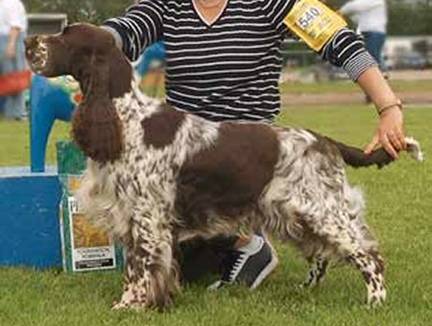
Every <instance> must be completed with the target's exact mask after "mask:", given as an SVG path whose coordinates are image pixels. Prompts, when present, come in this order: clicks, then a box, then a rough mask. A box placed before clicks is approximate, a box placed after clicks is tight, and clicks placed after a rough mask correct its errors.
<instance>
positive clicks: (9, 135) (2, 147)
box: [0, 119, 70, 167]
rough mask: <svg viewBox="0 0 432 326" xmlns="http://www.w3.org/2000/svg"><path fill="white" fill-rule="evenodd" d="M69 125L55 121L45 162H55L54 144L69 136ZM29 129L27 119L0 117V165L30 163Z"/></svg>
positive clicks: (24, 164)
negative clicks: (16, 119)
mask: <svg viewBox="0 0 432 326" xmlns="http://www.w3.org/2000/svg"><path fill="white" fill-rule="evenodd" d="M69 127H70V125H69V124H67V123H64V122H56V123H55V124H54V127H53V131H52V134H51V136H50V139H49V141H48V151H47V164H55V162H56V156H55V144H56V142H57V141H58V140H60V139H67V138H69ZM29 133H30V130H29V123H28V122H27V121H20V122H18V121H8V120H2V119H0V167H1V166H28V165H29V164H30V135H29Z"/></svg>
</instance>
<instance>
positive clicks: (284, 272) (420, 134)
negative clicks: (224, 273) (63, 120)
mask: <svg viewBox="0 0 432 326" xmlns="http://www.w3.org/2000/svg"><path fill="white" fill-rule="evenodd" d="M430 109H431V108H429V109H428V108H415V109H408V110H407V111H406V127H407V131H408V133H409V134H410V135H413V136H415V137H416V138H417V139H418V140H420V142H421V143H422V145H423V147H424V149H425V151H426V154H429V152H430V148H431V146H432V138H431V137H430V121H432V110H430ZM375 122H376V118H375V114H374V111H373V110H372V109H370V108H366V107H364V106H353V107H352V108H351V109H346V108H338V107H329V108H325V109H323V108H319V109H314V108H303V109H295V110H287V111H285V112H284V113H283V114H282V115H281V118H280V123H281V124H289V125H297V126H305V127H308V128H311V129H314V130H317V131H320V132H322V133H325V134H327V135H330V136H332V137H334V138H337V139H338V140H343V141H345V142H348V143H350V144H355V145H358V146H362V145H364V144H366V143H367V142H368V141H369V140H370V138H371V136H372V132H373V130H374V128H375ZM0 128H2V129H1V140H0V150H1V151H2V152H1V156H0V160H1V164H2V165H10V164H12V163H15V162H21V163H23V162H24V161H20V160H19V158H20V157H21V156H22V153H21V154H17V156H15V155H12V154H10V153H9V151H12V150H13V151H15V152H19V150H20V149H21V148H22V147H23V146H24V145H23V144H24V143H25V142H24V140H25V139H26V137H27V136H26V135H25V132H26V131H25V128H24V127H23V126H22V125H20V124H15V123H14V124H11V125H9V123H5V122H1V124H0ZM3 128H8V131H9V133H10V135H9V136H8V138H5V136H4V134H3V130H4V129H3ZM65 129H67V128H65V127H63V126H61V127H59V128H56V130H55V134H56V137H59V135H64V134H65V132H66V131H65ZM5 146H7V149H5ZM5 153H7V154H8V155H7V156H4V154H5ZM20 155H21V156H20ZM50 155H51V156H50V157H53V148H52V147H51V148H50ZM349 177H350V180H351V182H352V183H353V184H358V185H360V186H361V187H362V188H363V190H364V192H365V195H366V198H367V202H368V204H367V210H368V214H367V220H368V222H369V224H370V226H371V227H372V229H373V230H374V232H375V234H376V235H377V237H378V239H379V240H380V242H381V247H382V253H383V255H384V256H385V258H386V261H387V274H386V276H387V283H388V290H389V293H388V294H389V300H388V302H387V303H386V305H385V306H384V307H382V308H381V309H378V310H376V311H371V310H368V309H366V308H365V306H364V305H363V300H364V298H365V289H364V285H363V282H362V280H361V277H360V275H359V274H358V273H357V272H356V271H354V270H353V269H351V268H348V267H337V268H334V269H331V270H330V271H329V275H328V278H327V279H326V281H325V282H324V283H323V284H322V286H320V287H319V288H317V289H314V290H312V291H308V290H300V289H299V288H298V287H297V285H298V284H299V283H300V282H301V281H302V280H303V278H304V276H305V273H306V270H307V269H306V264H305V263H304V261H303V260H302V259H301V258H300V257H299V256H298V254H297V253H296V252H295V251H293V250H292V249H290V248H289V247H286V246H279V255H280V261H281V263H280V266H279V267H278V268H277V270H276V272H275V273H274V274H273V275H271V277H270V278H269V279H268V280H267V281H266V282H265V283H264V284H263V285H262V286H261V287H260V288H259V289H258V290H257V291H255V292H249V291H247V290H245V289H243V288H241V287H233V288H231V289H226V290H223V291H220V292H217V293H209V292H208V291H206V289H205V284H206V283H199V284H195V285H193V286H191V287H187V288H186V289H184V290H183V292H182V293H180V294H179V295H178V296H177V297H176V304H175V307H174V308H173V309H172V310H171V311H169V312H166V313H158V312H132V311H128V312H112V311H110V309H109V308H110V304H111V302H112V301H113V300H115V299H118V297H119V295H120V293H121V275H120V274H118V273H111V272H108V273H89V274H80V275H67V274H64V273H62V272H59V271H55V270H51V271H46V272H37V271H32V270H28V269H16V268H14V269H0V325H2V326H21V325H23V326H24V325H25V326H28V325H40V326H42V325H43V326H49V325H53V326H54V325H55V326H58V325H90V326H97V325H167V326H172V325H176V326H182V325H185V326H186V325H187V326H189V325H191V326H192V325H206V326H213V325H233V326H234V325H241V326H243V325H244V326H246V325H251V326H254V325H296V326H297V325H337V326H339V325H350V326H351V325H362V326H364V325H380V326H381V325H392V326H393V325H401V326H402V325H403V326H405V325H413V326H414V325H415V326H417V325H431V323H432V322H431V320H432V282H431V275H432V267H431V266H432V238H431V235H432V222H431V217H430V216H431V215H430V212H432V200H431V198H432V187H431V186H430V185H431V184H432V162H431V161H429V160H428V161H426V162H425V163H424V164H417V163H416V162H413V161H411V160H409V159H407V158H406V157H403V158H402V159H401V160H400V161H399V162H397V163H396V164H393V165H392V166H390V167H388V168H385V169H383V170H380V171H378V170H376V169H374V168H371V169H362V170H352V169H349ZM0 200H1V199H0Z"/></svg>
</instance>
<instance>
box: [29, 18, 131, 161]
mask: <svg viewBox="0 0 432 326" xmlns="http://www.w3.org/2000/svg"><path fill="white" fill-rule="evenodd" d="M25 43H26V57H27V60H28V62H29V64H30V67H31V68H32V70H33V71H35V72H36V73H38V74H42V75H44V76H46V77H57V76H61V75H72V76H73V77H74V78H75V79H76V80H77V81H78V82H79V83H80V86H81V91H82V93H83V96H84V98H83V101H82V103H81V104H80V105H79V106H78V108H77V110H76V111H75V114H74V119H73V124H72V134H73V137H74V140H75V142H76V143H77V144H78V146H79V147H80V148H81V149H82V150H83V151H84V152H85V154H86V155H87V156H89V157H90V158H92V159H93V160H95V161H98V162H101V163H104V162H107V161H114V160H115V159H117V158H119V156H120V154H121V151H122V132H121V123H120V120H119V117H118V115H117V112H116V109H115V107H114V104H113V102H112V99H113V98H118V97H121V96H123V95H124V94H125V93H127V92H128V91H130V90H131V83H132V67H131V65H130V63H129V62H128V60H127V59H126V58H125V56H124V55H123V53H122V52H121V50H119V49H118V48H117V47H116V44H115V40H114V37H113V36H112V35H111V34H110V33H109V32H107V31H106V30H104V29H102V28H99V27H96V26H93V25H89V24H74V25H70V26H68V27H66V28H65V29H64V30H63V32H62V33H60V34H57V35H37V36H32V37H29V38H27V39H26V42H25Z"/></svg>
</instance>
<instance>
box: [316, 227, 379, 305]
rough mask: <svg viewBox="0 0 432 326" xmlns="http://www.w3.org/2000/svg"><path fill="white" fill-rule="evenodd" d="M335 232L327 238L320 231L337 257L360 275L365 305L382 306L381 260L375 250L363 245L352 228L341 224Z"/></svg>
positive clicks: (330, 233) (358, 235)
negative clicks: (364, 289)
mask: <svg viewBox="0 0 432 326" xmlns="http://www.w3.org/2000/svg"><path fill="white" fill-rule="evenodd" d="M350 226H351V225H350ZM326 229H327V228H324V230H326ZM336 230H337V231H336V232H329V234H328V235H327V236H325V234H323V232H322V230H321V236H323V237H325V238H326V239H327V243H328V246H329V247H333V248H334V251H335V253H336V255H337V256H339V257H342V258H344V259H345V260H346V261H348V262H349V263H351V264H352V265H353V266H355V267H356V268H357V269H358V270H359V271H360V272H361V273H362V275H363V278H364V280H365V282H366V288H367V304H368V305H370V306H376V305H380V304H382V303H383V302H384V301H385V299H386V290H385V285H384V262H383V259H382V258H381V256H380V255H379V254H378V252H377V250H376V249H374V248H368V247H366V246H365V245H363V239H362V238H360V236H362V235H360V234H359V233H358V232H356V231H355V230H354V229H353V228H350V227H349V226H348V225H345V226H344V225H342V224H341V225H339V227H338V228H337V229H336ZM333 231H334V230H333Z"/></svg>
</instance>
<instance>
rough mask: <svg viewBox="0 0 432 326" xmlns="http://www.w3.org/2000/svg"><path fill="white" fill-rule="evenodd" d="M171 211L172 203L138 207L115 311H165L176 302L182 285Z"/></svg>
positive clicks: (133, 221) (147, 204)
mask: <svg viewBox="0 0 432 326" xmlns="http://www.w3.org/2000/svg"><path fill="white" fill-rule="evenodd" d="M170 211H171V210H170V209H169V205H168V204H166V205H165V204H162V203H160V202H159V203H156V202H155V201H151V200H149V201H147V202H146V203H141V204H140V205H137V207H136V208H135V210H134V214H133V219H132V221H131V228H130V232H131V234H130V241H129V244H128V246H127V261H126V270H125V280H124V287H123V294H122V298H121V301H120V302H118V303H116V304H114V306H113V309H124V308H134V309H140V308H147V307H150V308H158V309H164V308H166V307H167V306H169V305H170V304H171V303H172V296H173V294H174V292H176V290H177V289H178V286H179V285H178V284H179V282H178V277H177V269H176V267H177V264H176V262H175V261H174V258H173V236H172V221H173V220H172V217H173V215H172V214H171V213H170Z"/></svg>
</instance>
